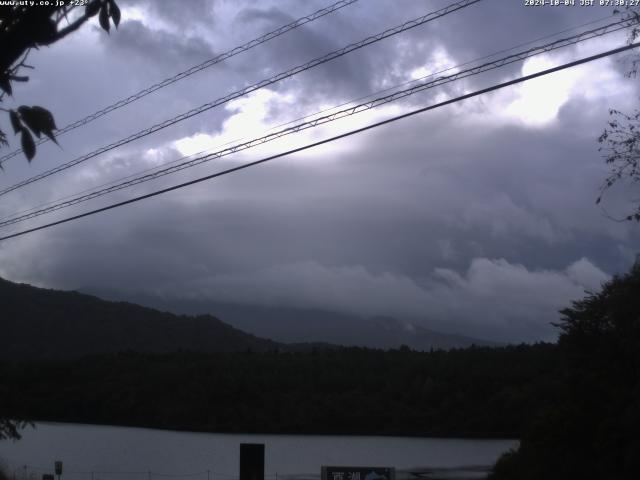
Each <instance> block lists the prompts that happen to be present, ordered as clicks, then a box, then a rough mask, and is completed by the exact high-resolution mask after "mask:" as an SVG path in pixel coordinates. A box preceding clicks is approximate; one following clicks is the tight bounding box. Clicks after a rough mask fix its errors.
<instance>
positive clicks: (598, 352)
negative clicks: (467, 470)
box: [493, 262, 640, 480]
mask: <svg viewBox="0 0 640 480" xmlns="http://www.w3.org/2000/svg"><path fill="white" fill-rule="evenodd" d="M561 313H562V319H561V322H560V324H559V325H558V326H559V328H560V329H561V331H562V335H561V336H560V341H559V343H558V347H557V352H556V356H557V358H558V360H559V361H560V366H561V370H560V371H559V372H558V373H559V377H558V378H557V379H556V381H555V384H556V385H558V386H559V388H558V389H557V391H556V392H555V394H554V396H555V401H554V402H553V403H552V404H551V405H548V406H547V407H545V408H541V409H539V410H538V412H537V414H536V415H535V416H533V418H532V419H531V420H532V421H531V422H530V423H529V425H528V426H527V429H526V432H525V434H524V436H523V437H522V441H521V444H520V448H519V450H518V451H517V452H511V453H509V454H507V455H505V456H504V457H502V459H501V460H500V461H499V462H498V464H497V465H496V469H495V473H494V474H493V478H494V479H499V480H502V479H509V480H512V479H521V480H528V479H540V478H545V479H558V480H560V479H562V480H567V479H581V480H591V479H593V480H596V479H607V480H617V479H636V478H639V475H640V263H638V262H636V264H635V266H634V267H633V268H632V270H631V272H630V273H629V274H627V275H625V276H622V277H617V278H614V279H613V280H612V281H611V282H609V283H607V284H606V285H605V286H604V287H603V289H602V291H601V292H599V293H596V294H590V295H588V296H587V297H586V298H585V299H584V300H582V301H579V302H575V303H574V304H573V307H572V308H568V309H565V310H563V311H562V312H561Z"/></svg>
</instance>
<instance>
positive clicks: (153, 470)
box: [0, 423, 517, 480]
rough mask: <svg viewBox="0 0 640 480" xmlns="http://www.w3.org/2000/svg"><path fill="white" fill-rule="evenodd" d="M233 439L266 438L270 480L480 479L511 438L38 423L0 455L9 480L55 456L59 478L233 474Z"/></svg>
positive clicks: (27, 477)
mask: <svg viewBox="0 0 640 480" xmlns="http://www.w3.org/2000/svg"><path fill="white" fill-rule="evenodd" d="M240 443H264V444H265V474H266V476H267V478H268V479H269V480H278V479H280V478H282V480H293V479H294V478H305V479H307V478H308V479H310V480H318V479H319V477H320V467H321V466H322V465H351V466H390V467H395V468H396V469H397V472H398V473H397V479H399V480H400V479H407V478H423V479H429V478H482V477H483V476H485V470H486V468H487V467H489V466H490V465H492V464H493V463H494V462H495V460H496V459H497V458H498V457H499V456H500V454H502V453H503V452H505V451H507V450H508V449H510V448H513V447H515V446H516V445H517V442H516V441H515V440H464V439H436V438H407V437H372V436H334V435H257V434H255V435H254V434H246V435H245V434H214V433H192V432H174V431H167V430H153V429H145V428H127V427H111V426H97V425H77V424H61V423H39V424H37V425H36V428H35V429H27V430H25V431H23V438H22V440H19V441H17V442H11V441H0V462H2V463H3V464H4V467H5V470H6V471H7V473H8V474H9V476H10V478H15V480H41V478H42V474H43V473H53V464H54V461H56V460H62V461H63V475H62V479H61V480H181V479H182V480H233V479H234V478H238V471H239V456H240V455H239V450H240V449H239V445H240ZM461 467H464V468H461ZM469 467H471V468H469ZM482 467H485V468H482Z"/></svg>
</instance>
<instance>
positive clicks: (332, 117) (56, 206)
mask: <svg viewBox="0 0 640 480" xmlns="http://www.w3.org/2000/svg"><path fill="white" fill-rule="evenodd" d="M637 23H638V22H637V21H633V22H631V21H627V20H620V21H618V22H614V23H611V24H609V25H605V26H603V27H599V28H595V29H592V30H588V31H585V32H582V33H579V34H576V35H573V36H571V37H567V38H564V39H560V40H556V41H555V42H551V43H548V44H546V45H542V46H537V47H533V48H530V49H528V50H525V51H522V52H519V53H515V54H512V55H509V56H507V57H503V58H500V59H498V60H494V61H493V62H487V63H484V64H482V65H479V66H477V67H473V68H469V69H466V70H463V71H460V72H458V73H455V74H453V75H449V76H446V77H439V78H436V79H435V80H432V81H430V82H424V83H421V84H418V85H415V86H412V87H410V88H407V89H404V90H400V91H397V92H394V93H392V94H389V95H386V96H383V97H379V98H376V99H374V100H371V101H369V102H365V103H360V104H358V105H355V106H353V107H349V108H346V109H343V110H340V111H337V112H334V113H332V114H329V115H324V116H321V117H317V118H314V119H312V120H309V121H307V122H303V123H300V124H298V125H295V126H292V127H289V128H286V129H284V130H280V131H277V132H274V133H270V134H268V135H264V136H261V137H258V138H254V139H252V140H249V141H246V142H243V143H240V144H236V145H233V146H231V147H228V148H225V149H222V150H218V151H217V152H214V153H210V154H207V155H203V156H199V157H196V158H193V159H191V160H188V161H184V162H182V163H177V164H174V165H172V166H169V167H165V168H163V169H160V170H157V169H156V171H155V172H153V173H147V174H144V175H139V176H137V177H136V176H130V177H129V178H130V179H129V180H126V181H122V182H120V183H116V184H115V185H111V186H108V187H105V188H101V189H98V190H92V191H91V192H90V193H86V194H84V195H83V194H78V195H77V196H75V197H72V198H70V199H69V200H65V201H61V202H58V203H53V204H52V205H50V206H47V207H45V208H40V209H37V210H34V211H31V212H29V213H25V214H22V215H20V214H16V215H17V216H12V218H9V219H6V220H2V221H0V227H5V226H8V225H13V224H16V223H19V222H22V221H25V220H29V219H32V218H35V217H39V216H41V215H44V214H47V213H51V212H54V211H57V210H61V209H63V208H67V207H70V206H72V205H77V204H79V203H83V202H85V201H88V200H92V199H94V198H98V197H102V196H104V195H107V194H109V193H113V192H115V191H118V190H122V189H124V188H127V187H131V186H134V185H138V184H141V183H145V182H148V181H151V180H154V179H156V178H159V177H162V176H165V175H169V174H172V173H176V172H179V171H181V170H184V169H187V168H191V167H195V166H197V165H200V164H202V163H205V162H208V161H211V160H213V159H216V158H221V157H223V156H227V155H231V154H233V153H237V152H239V151H243V150H246V149H249V148H253V147H255V146H258V145H262V144H264V143H267V142H271V141H273V140H276V139H279V138H282V137H284V136H288V135H291V134H295V133H298V132H301V131H303V130H307V129H309V128H314V127H317V126H319V125H323V124H325V123H329V122H333V121H336V120H339V119H341V118H345V117H347V116H351V115H355V114H357V113H361V112H364V111H366V110H370V109H373V108H377V107H379V106H381V105H385V104H387V103H390V102H394V101H397V100H400V99H402V98H405V97H408V96H410V95H414V94H416V93H418V92H421V91H424V90H427V89H431V88H435V87H439V86H441V85H444V84H446V83H451V82H454V81H457V80H460V79H462V78H467V77H470V76H473V75H478V74H480V73H485V72H488V71H491V70H494V69H496V68H500V67H503V66H505V65H509V64H512V63H515V62H518V61H522V60H525V59H527V58H531V57H533V56H535V55H540V54H542V53H546V52H550V51H553V50H557V49H559V48H564V47H567V46H570V45H574V44H577V43H579V42H583V41H586V40H589V39H592V38H595V37H600V36H602V35H606V34H609V33H613V32H617V31H619V30H622V29H625V28H629V27H630V26H633V25H636V24H637ZM132 177H133V178H132Z"/></svg>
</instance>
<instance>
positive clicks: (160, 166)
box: [0, 13, 617, 227]
mask: <svg viewBox="0 0 640 480" xmlns="http://www.w3.org/2000/svg"><path fill="white" fill-rule="evenodd" d="M615 16H617V14H615V13H614V14H613V15H607V16H606V17H601V18H599V19H596V20H591V21H589V22H585V23H582V24H580V25H576V26H573V27H570V28H566V29H564V30H561V31H559V32H555V33H553V34H550V35H545V36H543V37H537V38H535V39H533V40H529V41H527V42H524V43H520V44H518V45H514V46H513V47H510V48H506V49H503V50H499V51H497V52H493V53H491V54H489V55H485V56H483V57H480V58H476V59H474V60H469V61H467V62H464V63H462V64H459V65H454V66H451V67H448V68H444V69H442V70H439V71H437V72H433V73H430V74H428V75H424V76H422V77H419V78H416V79H412V80H409V81H406V82H402V83H399V84H396V85H393V86H391V87H387V88H384V89H382V90H377V91H375V92H372V93H369V94H367V95H363V96H361V97H358V98H355V99H352V100H349V101H346V102H343V103H341V104H339V105H335V106H333V107H329V108H325V109H323V110H320V111H317V112H314V113H311V114H307V115H304V116H302V117H298V118H295V119H293V120H288V121H286V122H283V123H280V124H278V125H275V126H273V127H270V128H268V129H267V130H266V132H271V131H274V130H277V129H279V128H281V127H285V126H287V125H291V124H293V123H296V122H299V121H301V120H305V119H307V118H311V117H314V116H316V115H321V114H323V113H326V112H329V111H332V110H336V109H338V108H341V107H344V106H346V105H350V104H353V103H355V102H359V101H361V100H365V99H368V98H371V97H374V96H375V95H379V94H381V93H386V92H390V91H392V90H395V89H397V88H400V87H403V86H405V85H410V84H416V83H418V82H421V81H423V80H425V79H427V78H431V77H434V76H436V75H439V74H441V73H446V72H449V71H451V70H455V69H459V68H462V67H465V66H467V65H471V64H474V63H477V62H479V61H481V60H485V59H488V58H492V57H495V56H497V55H500V54H502V53H507V52H510V51H513V50H515V49H517V48H520V47H524V46H527V45H531V44H533V43H535V42H538V41H541V40H547V39H549V38H553V37H557V36H558V35H561V34H563V33H567V32H570V31H574V30H579V29H580V28H584V27H586V26H589V25H593V24H596V23H600V22H602V21H603V20H608V19H610V18H613V17H615ZM608 33H611V32H608ZM246 138H247V137H246V136H245V137H241V138H237V139H235V140H230V141H228V142H225V143H223V144H221V145H219V146H218V147H217V148H219V147H223V146H226V145H231V144H234V143H236V142H240V141H241V140H245V139H246ZM211 150H213V148H207V149H204V150H201V151H200V152H196V153H193V154H190V155H185V156H183V157H180V158H177V159H175V160H171V161H168V162H165V163H162V164H160V165H157V166H154V167H150V168H147V169H144V170H139V171H138V172H136V173H133V174H131V175H127V176H125V177H120V178H118V179H114V180H111V181H109V182H106V183H103V184H101V185H97V186H95V187H91V188H88V189H85V190H81V191H80V192H76V193H74V194H71V195H66V196H64V197H59V198H57V199H55V200H51V201H48V202H45V203H41V204H39V205H36V206H33V207H31V208H27V209H25V210H21V211H19V212H15V213H12V214H10V215H5V216H4V217H0V222H4V221H5V220H13V219H14V218H15V217H17V216H18V215H24V214H28V213H32V212H35V211H37V210H41V209H44V207H47V206H50V205H54V204H57V203H59V202H62V201H63V200H67V199H72V198H75V197H78V196H80V195H82V194H85V193H89V192H94V191H96V190H97V189H103V188H106V187H107V186H109V185H114V184H116V183H120V182H124V181H126V180H129V179H132V178H134V177H136V176H139V175H142V174H145V173H148V172H152V171H154V170H156V171H157V170H160V169H162V168H166V167H167V166H169V165H174V164H177V163H179V162H181V161H183V160H186V159H187V158H191V157H196V156H199V155H202V154H204V153H206V152H210V151H211ZM45 213H48V212H45ZM31 218H33V217H31ZM2 225H3V223H0V227H1V226H2Z"/></svg>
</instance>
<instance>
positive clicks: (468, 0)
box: [0, 0, 482, 196]
mask: <svg viewBox="0 0 640 480" xmlns="http://www.w3.org/2000/svg"><path fill="white" fill-rule="evenodd" d="M481 1H482V0H462V1H459V2H455V3H453V4H451V5H449V6H447V7H445V8H442V9H440V10H437V11H435V12H431V13H428V14H426V15H423V16H421V17H417V18H414V19H413V20H409V21H407V22H405V23H403V24H402V25H399V26H396V27H393V28H389V29H387V30H385V31H383V32H381V33H378V34H376V35H372V36H370V37H367V38H365V39H364V40H361V41H359V42H356V43H352V44H350V45H347V46H346V47H343V48H341V49H339V50H335V51H333V52H331V53H328V54H326V55H323V56H321V57H318V58H316V59H314V60H311V61H309V62H307V63H305V64H302V65H298V66H297V67H294V68H292V69H290V70H287V71H285V72H281V73H279V74H277V75H275V76H273V77H271V78H268V79H266V80H262V81H260V82H258V83H255V84H253V85H250V86H248V87H245V88H243V89H241V90H237V91H235V92H233V93H230V94H229V95H227V96H225V97H222V98H219V99H217V100H213V101H212V102H209V103H205V104H204V105H201V106H199V107H197V108H194V109H192V110H189V111H188V112H185V113H182V114H180V115H178V116H176V117H173V118H170V119H168V120H165V121H163V122H161V123H158V124H156V125H153V126H151V127H149V128H147V129H145V130H141V131H139V132H137V133H135V134H133V135H130V136H128V137H126V138H123V139H121V140H118V141H116V142H113V143H111V144H109V145H107V146H104V147H101V148H99V149H97V150H94V151H93V152H90V153H87V154H85V155H83V156H81V157H78V158H76V159H74V160H71V161H69V162H67V163H64V164H62V165H59V166H57V167H55V168H52V169H50V170H47V171H46V172H43V173H41V174H38V175H35V176H33V177H30V178H28V179H26V180H23V181H21V182H18V183H16V184H14V185H12V186H10V187H7V188H5V189H3V190H1V191H0V196H2V195H5V194H7V193H9V192H12V191H14V190H17V189H18V188H21V187H24V186H25V185H29V184H31V183H33V182H36V181H38V180H42V179H43V178H46V177H49V176H51V175H54V174H56V173H58V172H61V171H63V170H67V169H69V168H71V167H73V166H75V165H78V164H80V163H82V162H85V161H87V160H89V159H90V158H93V157H96V156H98V155H100V154H102V153H105V152H108V151H110V150H113V149H114V148H117V147H120V146H122V145H125V144H127V143H130V142H132V141H134V140H138V139H140V138H142V137H145V136H147V135H150V134H152V133H155V132H157V131H159V130H162V129H164V128H167V127H169V126H171V125H174V124H176V123H178V122H181V121H183V120H186V119H188V118H191V117H193V116H195V115H198V114H200V113H203V112H205V111H207V110H210V109H212V108H214V107H217V106H219V105H222V104H224V103H227V102H229V101H231V100H233V99H236V98H238V97H241V96H244V95H247V94H249V93H251V92H254V91H256V90H259V89H261V88H264V87H266V86H269V85H272V84H274V83H277V82H279V81H280V80H284V79H286V78H289V77H292V76H294V75H296V74H298V73H301V72H303V71H305V70H309V69H311V68H314V67H316V66H318V65H322V64H324V63H327V62H330V61H332V60H335V59H336V58H339V57H342V56H344V55H346V54H348V53H350V52H353V51H354V50H358V49H360V48H363V47H365V46H367V45H370V44H373V43H376V42H379V41H381V40H383V39H385V38H388V37H391V36H393V35H397V34H399V33H402V32H404V31H406V30H410V29H412V28H415V27H417V26H420V25H423V24H425V23H427V22H430V21H432V20H436V19H438V18H441V17H444V16H445V15H448V14H450V13H453V12H455V11H458V10H461V9H463V8H466V7H469V6H471V5H473V4H475V3H478V2H481Z"/></svg>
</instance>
